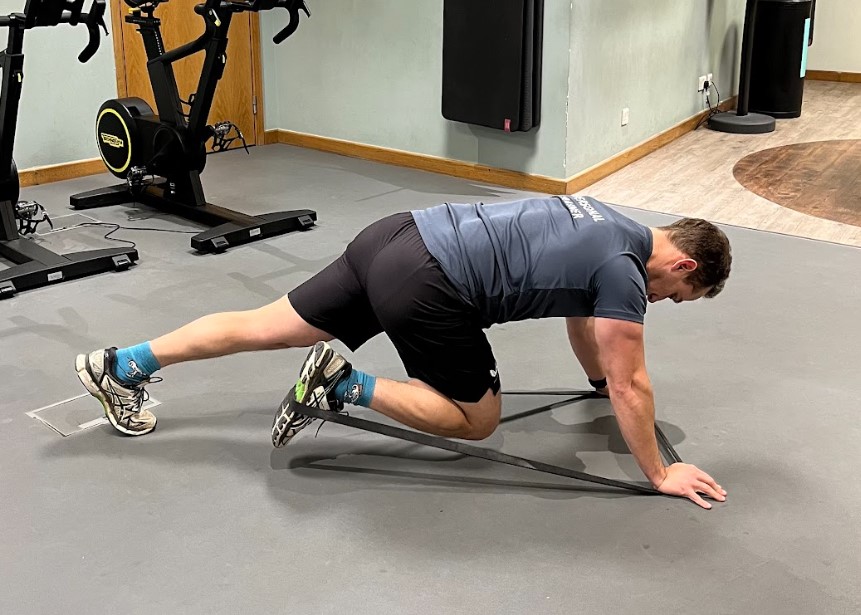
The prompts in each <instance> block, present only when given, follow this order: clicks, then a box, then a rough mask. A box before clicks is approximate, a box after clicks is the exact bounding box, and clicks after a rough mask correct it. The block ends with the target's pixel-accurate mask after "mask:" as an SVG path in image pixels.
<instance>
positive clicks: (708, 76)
mask: <svg viewBox="0 0 861 615" xmlns="http://www.w3.org/2000/svg"><path fill="white" fill-rule="evenodd" d="M706 78H707V79H708V80H709V86H711V84H712V83H714V79H712V74H711V73H709V74H708V75H706Z"/></svg>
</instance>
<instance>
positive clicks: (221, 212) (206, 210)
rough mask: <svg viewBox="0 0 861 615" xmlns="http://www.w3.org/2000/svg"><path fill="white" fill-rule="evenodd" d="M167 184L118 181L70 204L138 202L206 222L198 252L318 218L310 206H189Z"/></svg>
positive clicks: (286, 230)
mask: <svg viewBox="0 0 861 615" xmlns="http://www.w3.org/2000/svg"><path fill="white" fill-rule="evenodd" d="M167 184H168V182H167V180H165V179H162V180H159V181H156V182H154V183H153V184H151V185H149V186H147V187H146V188H142V189H141V190H140V191H139V192H138V191H134V192H133V191H132V190H131V189H130V188H129V186H128V185H127V184H118V185H116V186H110V187H108V188H98V189H96V190H90V191H88V192H81V193H80V194H76V195H74V196H72V197H71V199H70V203H71V205H72V208H73V209H78V210H80V209H94V208H96V207H107V206H109V205H120V204H123V203H132V202H139V203H142V204H144V205H148V206H150V207H153V208H155V209H159V210H161V211H163V212H165V213H168V214H172V215H176V216H180V217H183V218H186V219H187V220H193V221H195V222H199V223H201V224H206V225H208V226H211V227H213V228H211V229H209V230H208V231H203V232H201V233H198V234H197V235H195V236H193V237H192V238H191V247H192V248H194V249H195V250H197V251H198V252H209V253H218V252H224V251H225V250H226V249H227V248H229V247H231V246H238V245H241V244H245V243H250V242H252V241H257V240H259V239H265V238H267V237H274V236H276V235H283V234H285V233H289V232H292V231H300V230H305V229H307V228H310V227H311V226H313V225H314V222H315V221H316V220H317V213H316V212H315V211H313V210H310V209H295V210H291V211H279V212H275V213H269V214H261V215H259V216H251V215H248V214H243V213H240V212H238V211H234V210H232V209H227V208H225V207H219V206H218V205H213V204H211V203H203V204H202V205H189V204H188V203H185V202H182V201H180V200H176V199H173V198H171V196H170V192H169V191H168V189H167Z"/></svg>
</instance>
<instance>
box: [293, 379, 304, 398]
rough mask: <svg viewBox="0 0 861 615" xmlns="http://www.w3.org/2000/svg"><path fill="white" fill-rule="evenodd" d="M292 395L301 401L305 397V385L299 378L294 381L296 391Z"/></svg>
mask: <svg viewBox="0 0 861 615" xmlns="http://www.w3.org/2000/svg"><path fill="white" fill-rule="evenodd" d="M294 397H295V398H296V401H298V402H301V401H302V400H303V399H305V385H304V384H303V383H302V381H301V380H299V381H298V382H297V383H296V393H295V395H294Z"/></svg>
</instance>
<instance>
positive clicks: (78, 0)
mask: <svg viewBox="0 0 861 615" xmlns="http://www.w3.org/2000/svg"><path fill="white" fill-rule="evenodd" d="M83 5H84V0H71V1H67V2H64V3H58V2H57V1H56V0H55V1H54V2H52V3H48V2H44V3H39V2H34V1H33V0H30V1H28V2H27V5H26V7H25V8H24V10H25V12H24V13H12V14H11V15H0V28H7V27H14V26H16V25H18V26H19V27H20V28H21V29H24V30H30V29H33V28H39V27H43V26H57V25H59V24H69V25H71V26H77V25H78V24H80V23H83V24H84V25H85V26H86V27H87V31H88V32H89V41H88V42H87V45H86V47H84V50H83V51H81V53H80V54H78V60H79V61H80V62H87V61H88V60H90V58H92V57H93V55H95V53H96V51H97V50H98V49H99V45H100V43H101V41H100V40H99V38H100V37H99V27H101V28H103V29H104V31H105V35H106V36H107V34H108V27H107V25H106V24H105V0H93V5H92V6H91V7H90V10H89V12H87V13H82V12H81V9H82V8H83Z"/></svg>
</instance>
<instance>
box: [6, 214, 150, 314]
mask: <svg viewBox="0 0 861 615" xmlns="http://www.w3.org/2000/svg"><path fill="white" fill-rule="evenodd" d="M4 206H5V210H11V204H10V203H8V202H6V203H2V204H0V208H2V207H4ZM9 229H11V230H14V227H12V226H9ZM4 232H5V230H4ZM10 237H11V238H10V239H0V256H3V257H4V258H6V259H8V260H10V261H12V262H13V263H15V265H14V266H13V267H10V268H8V269H3V270H0V299H8V298H9V297H13V296H14V295H15V293H17V292H19V291H23V290H29V289H32V288H38V287H40V286H47V285H48V284H54V283H55V282H62V281H64V280H71V279H74V278H82V277H85V276H88V275H95V274H97V273H103V272H106V271H124V270H126V269H128V268H129V267H130V266H131V265H132V263H133V262H134V261H136V260H138V252H137V250H135V249H134V248H127V247H124V248H106V249H102V250H87V251H85V252H73V253H72V254H57V253H55V252H52V251H51V250H49V249H47V248H45V247H42V246H40V245H39V244H37V243H35V242H34V241H32V240H31V239H21V238H20V237H18V236H17V233H14V234H12V235H10Z"/></svg>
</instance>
